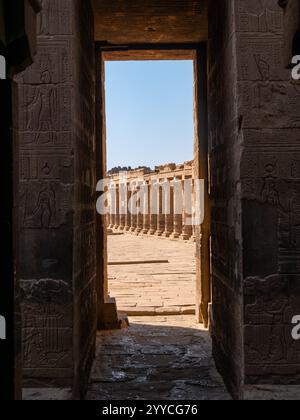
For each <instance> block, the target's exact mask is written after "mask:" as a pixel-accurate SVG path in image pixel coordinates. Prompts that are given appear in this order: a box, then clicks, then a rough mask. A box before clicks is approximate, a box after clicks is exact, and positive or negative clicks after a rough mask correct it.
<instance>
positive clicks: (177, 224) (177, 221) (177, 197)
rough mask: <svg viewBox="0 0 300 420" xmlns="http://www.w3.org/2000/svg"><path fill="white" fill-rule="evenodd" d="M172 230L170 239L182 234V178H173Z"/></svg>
mask: <svg viewBox="0 0 300 420" xmlns="http://www.w3.org/2000/svg"><path fill="white" fill-rule="evenodd" d="M173 197H174V200H173V203H174V232H173V234H172V235H171V238H172V239H178V238H179V237H180V235H181V234H182V211H183V205H182V202H183V193H182V178H181V177H175V178H174V194H173Z"/></svg>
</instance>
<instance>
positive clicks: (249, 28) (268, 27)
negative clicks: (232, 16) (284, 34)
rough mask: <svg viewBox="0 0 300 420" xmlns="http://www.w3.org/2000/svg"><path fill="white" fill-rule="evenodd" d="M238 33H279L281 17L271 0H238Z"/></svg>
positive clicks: (281, 27) (281, 26)
mask: <svg viewBox="0 0 300 420" xmlns="http://www.w3.org/2000/svg"><path fill="white" fill-rule="evenodd" d="M238 3H239V4H238V6H239V7H238V13H239V14H238V17H239V20H238V22H239V31H240V32H256V33H265V32H268V33H278V32H279V33H280V32H281V31H282V29H283V15H282V12H281V10H280V9H279V8H278V7H277V4H276V2H274V1H273V0H252V1H251V2H249V1H247V0H246V1H245V0H238Z"/></svg>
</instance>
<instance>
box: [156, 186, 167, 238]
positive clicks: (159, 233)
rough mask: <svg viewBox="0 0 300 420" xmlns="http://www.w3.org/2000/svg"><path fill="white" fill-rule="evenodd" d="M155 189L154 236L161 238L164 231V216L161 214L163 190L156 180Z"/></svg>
mask: <svg viewBox="0 0 300 420" xmlns="http://www.w3.org/2000/svg"><path fill="white" fill-rule="evenodd" d="M158 183H159V184H158V188H157V204H158V205H157V210H158V211H157V230H156V236H162V235H163V233H164V231H165V214H164V212H163V207H164V206H163V200H164V189H163V183H162V182H161V180H158Z"/></svg>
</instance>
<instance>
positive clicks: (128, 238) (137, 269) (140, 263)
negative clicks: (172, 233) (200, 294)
mask: <svg viewBox="0 0 300 420" xmlns="http://www.w3.org/2000/svg"><path fill="white" fill-rule="evenodd" d="M108 253H109V255H108V258H109V262H110V263H114V264H115V263H117V264H118V265H109V267H108V269H109V271H108V273H109V292H110V295H111V296H112V297H115V298H116V299H117V304H118V309H119V310H121V311H125V312H126V313H127V314H128V315H133V316H140V315H148V316H151V315H155V314H158V315H176V314H193V313H195V303H194V300H195V244H194V243H191V242H185V241H181V240H174V241H172V240H170V239H162V238H156V237H148V236H146V237H145V236H136V235H131V234H124V235H110V236H109V237H108ZM151 261H155V262H153V263H151ZM163 261H164V262H163ZM165 261H168V262H165ZM132 262H133V264H130V263H132ZM149 262H150V263H149ZM122 263H125V264H122Z"/></svg>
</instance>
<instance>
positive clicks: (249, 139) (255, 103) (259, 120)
mask: <svg viewBox="0 0 300 420" xmlns="http://www.w3.org/2000/svg"><path fill="white" fill-rule="evenodd" d="M256 3H257V4H256ZM237 13H238V19H237V37H236V38H237V48H238V54H237V57H238V94H239V115H241V116H242V118H243V119H242V122H241V123H242V137H243V145H244V150H243V155H242V160H241V181H242V184H241V188H242V198H243V202H242V213H243V247H244V256H243V277H244V323H245V331H244V343H245V382H246V383H273V384H295V383H296V384H300V343H299V341H298V342H296V341H294V340H293V339H292V337H291V330H292V326H291V320H292V318H293V316H295V315H297V314H299V311H300V283H299V280H300V144H299V138H300V114H299V108H300V84H299V83H298V84H297V83H296V82H295V81H293V79H292V78H291V71H290V70H288V69H286V68H285V64H286V63H285V62H284V55H283V51H284V48H285V42H284V41H285V28H284V12H283V10H282V9H281V7H280V6H279V4H278V1H276V0H264V1H262V2H253V1H250V0H247V1H240V2H239V8H238V10H237Z"/></svg>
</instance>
